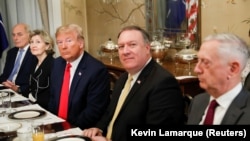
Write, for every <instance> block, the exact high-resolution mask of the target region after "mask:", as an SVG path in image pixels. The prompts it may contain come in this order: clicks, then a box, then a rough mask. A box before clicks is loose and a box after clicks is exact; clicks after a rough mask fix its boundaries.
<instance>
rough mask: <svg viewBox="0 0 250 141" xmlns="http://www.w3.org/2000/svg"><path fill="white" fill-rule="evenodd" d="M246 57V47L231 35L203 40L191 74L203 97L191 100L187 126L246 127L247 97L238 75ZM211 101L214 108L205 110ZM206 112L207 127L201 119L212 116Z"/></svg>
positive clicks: (249, 100) (248, 116)
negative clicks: (197, 81)
mask: <svg viewBox="0 0 250 141" xmlns="http://www.w3.org/2000/svg"><path fill="white" fill-rule="evenodd" d="M248 57H249V53H248V47H247V44H246V43H245V42H244V41H243V40H242V39H240V38H239V37H238V36H236V35H234V34H230V33H222V34H215V35H211V36H208V37H207V38H205V40H204V42H203V43H202V45H201V47H200V49H199V52H198V63H197V64H196V66H195V68H194V71H195V72H196V73H197V75H198V78H199V81H200V83H199V84H200V87H201V88H203V89H204V90H206V93H203V94H199V95H197V96H196V97H194V99H193V100H192V103H191V107H190V112H189V116H188V124H193V125H194V124H195V125H198V124H200V125H208V124H209V125H239V124H241V125H242V124H250V120H249V119H250V94H249V92H247V90H245V89H243V86H242V83H241V72H242V70H243V69H244V67H245V65H246V62H247V59H248ZM213 100H215V101H216V102H217V105H218V106H217V107H216V108H215V109H213V110H208V109H211V108H208V107H209V106H208V105H210V104H209V103H210V101H213ZM207 111H214V116H213V120H211V122H209V123H208V122H205V121H207V120H205V119H206V118H205V117H207V116H206V115H209V114H208V113H213V112H207Z"/></svg>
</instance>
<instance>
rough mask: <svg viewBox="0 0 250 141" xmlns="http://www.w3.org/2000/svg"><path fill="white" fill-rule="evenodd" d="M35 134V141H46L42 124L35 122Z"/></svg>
mask: <svg viewBox="0 0 250 141" xmlns="http://www.w3.org/2000/svg"><path fill="white" fill-rule="evenodd" d="M32 127H33V132H32V138H33V141H44V127H43V123H42V122H34V123H33V124H32Z"/></svg>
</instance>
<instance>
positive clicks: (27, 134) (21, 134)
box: [17, 127, 32, 141]
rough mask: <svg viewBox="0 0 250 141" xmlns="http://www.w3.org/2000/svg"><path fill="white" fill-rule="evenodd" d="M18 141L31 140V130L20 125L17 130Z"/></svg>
mask: <svg viewBox="0 0 250 141" xmlns="http://www.w3.org/2000/svg"><path fill="white" fill-rule="evenodd" d="M17 137H18V141H32V130H31V128H28V127H22V128H20V129H18V130H17Z"/></svg>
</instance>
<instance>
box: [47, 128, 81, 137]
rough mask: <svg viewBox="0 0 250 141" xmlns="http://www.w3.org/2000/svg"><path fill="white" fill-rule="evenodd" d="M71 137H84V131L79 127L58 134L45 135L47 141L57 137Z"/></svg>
mask: <svg viewBox="0 0 250 141" xmlns="http://www.w3.org/2000/svg"><path fill="white" fill-rule="evenodd" d="M69 135H83V134H82V130H81V129H80V128H79V127H76V128H71V129H67V130H63V131H59V132H56V133H49V134H45V140H51V139H54V138H57V137H63V136H69Z"/></svg>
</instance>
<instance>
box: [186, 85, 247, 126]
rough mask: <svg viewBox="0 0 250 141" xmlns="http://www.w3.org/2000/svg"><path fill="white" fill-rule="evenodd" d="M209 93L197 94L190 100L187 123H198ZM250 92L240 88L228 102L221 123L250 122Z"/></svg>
mask: <svg viewBox="0 0 250 141" xmlns="http://www.w3.org/2000/svg"><path fill="white" fill-rule="evenodd" d="M209 98H210V95H209V94H207V93H203V94H199V95H197V96H195V97H194V99H193V100H192V102H191V105H190V106H191V107H190V112H189V116H188V122H187V124H189V125H198V124H199V123H200V121H201V119H202V116H203V114H204V112H205V109H206V107H207V105H208V104H209ZM249 119H250V93H249V92H248V91H246V90H245V89H242V90H241V92H240V93H239V94H238V96H236V97H235V99H234V100H233V101H232V103H231V104H230V106H229V108H228V110H227V111H226V113H225V116H224V117H223V119H222V121H221V125H244V124H250V120H249Z"/></svg>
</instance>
